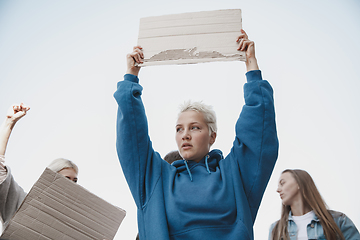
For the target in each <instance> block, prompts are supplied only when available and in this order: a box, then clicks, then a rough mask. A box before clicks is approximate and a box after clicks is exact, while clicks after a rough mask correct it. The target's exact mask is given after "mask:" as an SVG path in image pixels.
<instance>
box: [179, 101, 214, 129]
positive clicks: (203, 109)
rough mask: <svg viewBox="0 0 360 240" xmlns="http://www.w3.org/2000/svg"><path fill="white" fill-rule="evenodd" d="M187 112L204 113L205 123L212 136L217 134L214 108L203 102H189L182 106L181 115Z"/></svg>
mask: <svg viewBox="0 0 360 240" xmlns="http://www.w3.org/2000/svg"><path fill="white" fill-rule="evenodd" d="M185 111H196V112H200V113H202V114H203V115H204V119H205V122H206V124H207V126H208V128H209V132H210V134H211V133H213V132H215V133H216V132H217V125H216V114H215V111H214V110H213V107H212V106H210V105H206V104H204V103H203V102H202V101H200V102H192V101H191V100H189V101H186V102H184V103H183V104H182V105H180V112H179V115H180V114H181V113H183V112H185ZM179 115H178V117H179Z"/></svg>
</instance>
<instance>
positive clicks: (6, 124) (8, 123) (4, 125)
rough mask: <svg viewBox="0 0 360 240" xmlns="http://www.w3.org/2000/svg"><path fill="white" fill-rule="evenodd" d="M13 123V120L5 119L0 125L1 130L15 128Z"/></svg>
mask: <svg viewBox="0 0 360 240" xmlns="http://www.w3.org/2000/svg"><path fill="white" fill-rule="evenodd" d="M15 123H16V122H15V121H14V120H12V119H11V118H8V117H7V118H5V120H4V122H3V123H2V128H5V129H10V130H12V129H13V128H14V126H15Z"/></svg>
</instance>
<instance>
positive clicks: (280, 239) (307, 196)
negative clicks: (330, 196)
mask: <svg viewBox="0 0 360 240" xmlns="http://www.w3.org/2000/svg"><path fill="white" fill-rule="evenodd" d="M277 192H278V193H279V194H280V198H281V199H282V204H283V205H282V210H281V218H280V219H279V220H278V221H277V222H275V223H273V224H272V225H271V228H270V233H269V240H288V239H290V240H304V239H327V240H337V239H341V240H345V239H346V240H359V239H360V234H359V231H358V230H357V229H356V227H355V225H354V224H353V222H352V221H351V220H350V219H349V218H348V217H347V216H346V215H345V214H344V213H341V212H336V211H332V210H328V209H327V205H326V203H325V202H324V200H323V198H322V197H321V195H320V193H319V191H318V189H317V188H316V186H315V183H314V181H313V179H312V178H311V176H310V175H309V174H308V173H307V172H306V171H304V170H300V169H294V170H290V169H286V170H284V171H283V172H282V174H281V176H280V179H279V185H278V188H277Z"/></svg>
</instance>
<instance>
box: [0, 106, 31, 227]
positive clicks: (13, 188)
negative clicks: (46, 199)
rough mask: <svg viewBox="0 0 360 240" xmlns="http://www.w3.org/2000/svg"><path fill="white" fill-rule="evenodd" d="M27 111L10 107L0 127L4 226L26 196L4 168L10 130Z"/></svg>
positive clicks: (0, 211)
mask: <svg viewBox="0 0 360 240" xmlns="http://www.w3.org/2000/svg"><path fill="white" fill-rule="evenodd" d="M29 109H30V108H29V107H27V106H25V105H24V104H23V103H21V104H19V105H13V106H11V107H10V109H9V111H8V113H7V115H6V118H5V120H4V122H3V123H2V124H1V126H0V215H1V218H2V219H3V222H4V226H6V225H7V223H8V221H9V220H10V219H11V217H12V216H13V215H14V214H15V212H16V210H17V209H18V207H19V206H20V204H21V202H22V201H23V199H24V198H25V196H26V193H25V192H24V190H23V189H22V188H21V187H20V186H19V185H18V184H17V183H16V182H15V180H14V178H13V177H12V175H11V171H10V168H7V167H5V152H6V147H7V143H8V141H9V138H10V134H11V132H12V129H13V128H14V126H15V124H16V122H17V121H19V120H20V119H21V118H22V117H23V116H25V115H26V112H27V111H28V110H29Z"/></svg>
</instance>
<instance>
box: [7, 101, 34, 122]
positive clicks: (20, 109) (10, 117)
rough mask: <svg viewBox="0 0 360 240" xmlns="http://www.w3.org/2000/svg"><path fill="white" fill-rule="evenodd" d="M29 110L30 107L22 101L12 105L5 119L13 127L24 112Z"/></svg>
mask: <svg viewBox="0 0 360 240" xmlns="http://www.w3.org/2000/svg"><path fill="white" fill-rule="evenodd" d="M29 110H30V107H28V106H26V105H25V104H23V103H20V104H14V105H12V106H11V107H10V108H9V110H8V112H7V115H6V121H7V122H8V123H9V124H10V125H11V126H12V127H13V126H14V124H15V123H16V122H17V121H19V120H20V119H21V118H22V117H23V116H25V115H26V112H27V111H29Z"/></svg>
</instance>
